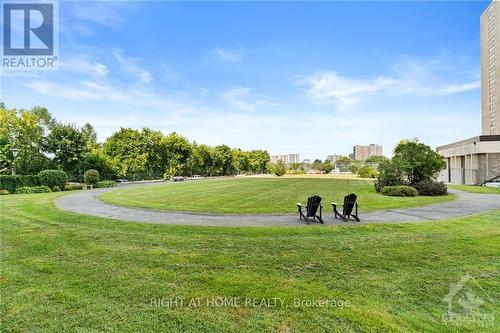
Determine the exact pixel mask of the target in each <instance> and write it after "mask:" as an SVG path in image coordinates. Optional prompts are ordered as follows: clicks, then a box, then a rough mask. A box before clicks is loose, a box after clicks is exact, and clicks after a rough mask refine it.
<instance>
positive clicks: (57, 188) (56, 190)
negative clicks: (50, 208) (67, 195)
mask: <svg viewBox="0 0 500 333" xmlns="http://www.w3.org/2000/svg"><path fill="white" fill-rule="evenodd" d="M60 191H61V188H60V187H59V186H57V185H56V186H54V187H52V192H60Z"/></svg>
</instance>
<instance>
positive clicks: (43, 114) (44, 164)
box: [0, 103, 54, 174]
mask: <svg viewBox="0 0 500 333" xmlns="http://www.w3.org/2000/svg"><path fill="white" fill-rule="evenodd" d="M53 121H54V120H53V118H52V116H51V115H50V113H49V112H48V110H47V109H46V108H42V107H34V108H32V109H31V110H23V109H21V110H16V109H7V108H6V107H5V104H4V103H0V174H1V173H3V174H7V173H10V172H11V169H12V165H13V161H14V156H13V155H12V154H11V153H10V149H12V148H17V149H19V152H18V155H17V158H16V172H17V173H18V174H30V173H37V172H38V171H41V170H43V169H47V168H50V166H51V163H50V160H49V158H47V157H46V156H45V154H44V153H43V149H42V143H43V140H44V137H45V135H46V133H47V132H48V131H49V128H50V126H51V125H52V123H53Z"/></svg>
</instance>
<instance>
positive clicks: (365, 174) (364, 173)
mask: <svg viewBox="0 0 500 333" xmlns="http://www.w3.org/2000/svg"><path fill="white" fill-rule="evenodd" d="M357 173H358V176H360V177H361V178H377V176H378V171H377V170H376V169H375V168H373V167H371V166H369V165H365V166H362V167H360V168H359V169H358V172H357Z"/></svg>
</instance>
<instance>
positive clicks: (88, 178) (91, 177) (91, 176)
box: [83, 169, 99, 185]
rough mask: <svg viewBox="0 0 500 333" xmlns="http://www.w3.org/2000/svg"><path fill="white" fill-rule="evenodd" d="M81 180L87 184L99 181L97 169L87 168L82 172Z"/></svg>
mask: <svg viewBox="0 0 500 333" xmlns="http://www.w3.org/2000/svg"><path fill="white" fill-rule="evenodd" d="M83 181H84V182H85V184H87V185H95V184H97V182H98V181H99V171H97V170H94V169H89V170H87V171H85V173H84V174H83Z"/></svg>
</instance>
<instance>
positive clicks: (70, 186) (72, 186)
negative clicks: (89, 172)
mask: <svg viewBox="0 0 500 333" xmlns="http://www.w3.org/2000/svg"><path fill="white" fill-rule="evenodd" d="M64 190H65V191H75V190H83V185H82V184H71V183H68V184H66V185H64Z"/></svg>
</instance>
